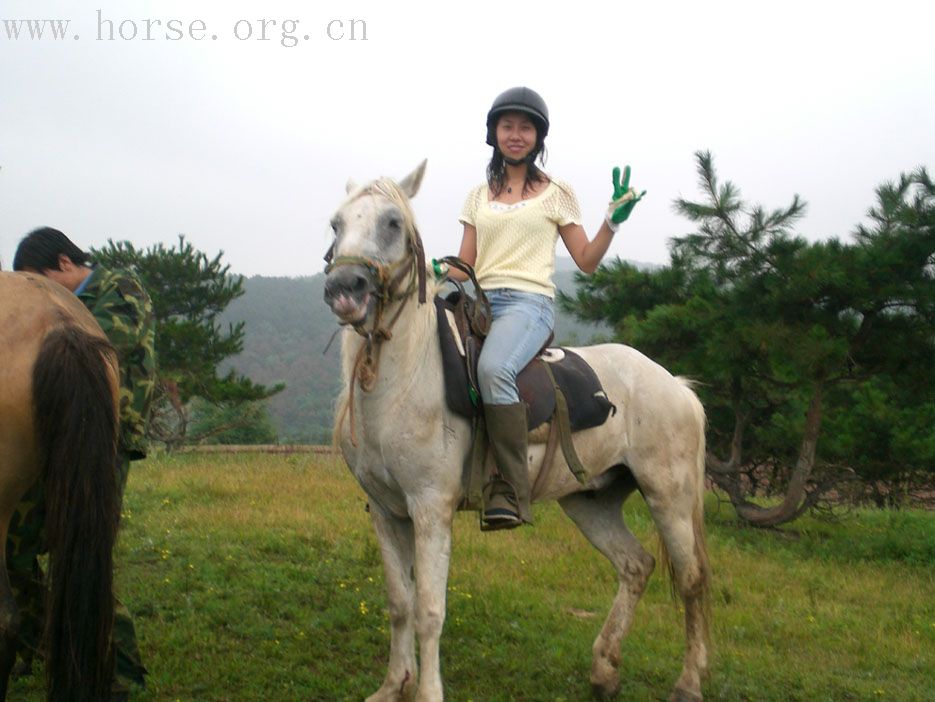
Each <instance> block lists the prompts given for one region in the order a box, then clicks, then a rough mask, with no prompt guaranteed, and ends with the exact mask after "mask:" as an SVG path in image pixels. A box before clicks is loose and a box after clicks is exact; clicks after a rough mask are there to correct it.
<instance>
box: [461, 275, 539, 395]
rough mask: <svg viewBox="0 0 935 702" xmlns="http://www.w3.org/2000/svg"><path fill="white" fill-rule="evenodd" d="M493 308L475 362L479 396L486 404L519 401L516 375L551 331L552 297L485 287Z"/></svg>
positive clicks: (536, 351) (537, 350)
mask: <svg viewBox="0 0 935 702" xmlns="http://www.w3.org/2000/svg"><path fill="white" fill-rule="evenodd" d="M486 292H487V299H488V300H489V301H490V307H491V310H492V312H493V322H492V323H491V325H490V333H489V334H488V335H487V339H486V341H484V347H483V348H482V349H481V354H480V358H479V359H478V362H477V376H478V378H477V379H478V383H479V385H480V393H481V398H482V399H483V401H484V403H486V404H488V405H511V404H513V403H516V402H519V393H518V392H517V391H516V376H517V374H518V373H519V372H520V371H521V370H523V368H525V366H526V364H527V363H529V362H530V361H531V360H532V359H533V357H534V356H535V355H536V354H537V353H538V352H539V350H540V349H541V348H542V346H543V345H544V344H545V342H546V341H547V340H548V338H549V334H551V333H552V328H553V327H554V326H555V308H554V303H553V300H552V298H551V297H547V296H545V295H539V294H537V293H529V292H522V291H520V290H511V289H509V288H497V289H495V290H490V291H486Z"/></svg>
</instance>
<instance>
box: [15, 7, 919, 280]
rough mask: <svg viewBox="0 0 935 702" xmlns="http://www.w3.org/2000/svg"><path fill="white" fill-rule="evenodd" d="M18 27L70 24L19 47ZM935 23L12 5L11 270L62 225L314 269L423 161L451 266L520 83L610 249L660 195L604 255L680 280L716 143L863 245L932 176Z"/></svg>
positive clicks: (811, 221)
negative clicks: (895, 205)
mask: <svg viewBox="0 0 935 702" xmlns="http://www.w3.org/2000/svg"><path fill="white" fill-rule="evenodd" d="M218 7H220V8H223V9H216V8H218ZM99 12H100V15H99V14H98V13H99ZM19 19H33V20H41V19H62V20H65V19H67V20H69V25H68V28H67V30H66V32H65V39H63V40H53V39H50V38H49V33H50V30H49V29H48V28H46V34H45V37H44V38H43V39H41V40H31V39H27V38H26V37H27V36H28V35H29V32H28V30H27V29H25V28H23V29H21V36H20V38H19V39H12V38H10V36H9V34H8V31H9V30H10V24H9V22H8V21H9V20H19ZM3 20H7V22H6V23H5V22H3ZM147 20H150V21H151V22H150V23H149V26H150V29H149V35H150V36H151V37H152V39H151V40H146V39H145V37H146V32H147V22H146V21H147ZM157 20H158V22H159V24H157V23H156V21H157ZM170 20H175V21H176V22H175V23H174V24H172V25H170V24H169V21H170ZM263 20H267V22H266V36H267V37H268V39H267V40H266V41H263V40H261V39H259V37H260V36H261V34H262V26H261V22H262V21H263ZM272 20H275V21H276V25H273V24H272V23H271V21H272ZM283 20H297V21H298V24H297V25H296V26H294V27H293V26H292V25H291V24H289V23H287V24H286V25H285V29H286V30H287V31H286V34H285V36H284V34H283V28H284V25H283ZM355 20H356V21H355ZM202 23H203V25H202ZM933 27H935V3H932V2H921V1H917V2H908V1H905V0H890V1H889V2H887V3H880V2H873V3H871V2H860V1H858V2H836V1H835V2H821V1H820V0H811V1H810V2H799V1H798V0H786V1H785V2H771V3H768V5H767V4H766V3H759V2H751V1H750V0H746V1H743V2H727V1H722V0H709V1H708V2H697V1H695V2H684V3H682V2H678V3H676V2H661V1H657V2H644V3H635V2H623V1H621V0H604V2H600V3H598V2H590V1H588V0H575V1H574V2H562V1H561V0H559V1H558V2H554V3H541V2H533V1H532V0H516V1H511V2H502V1H501V2H488V1H487V0H467V1H465V2H454V3H444V2H438V1H436V2H406V1H405V0H395V1H394V2H388V1H387V0H381V1H378V2H371V1H365V2H357V1H356V0H350V1H348V0H345V1H343V2H328V1H325V2H316V3H311V2H301V3H300V2H260V1H259V0H253V1H252V2H226V3H223V5H222V4H221V3H207V2H192V1H191V0H189V1H187V2H166V1H162V2H158V3H156V2H152V3H144V2H126V1H124V2H120V3H116V2H109V3H108V2H106V0H95V2H93V3H84V2H46V1H43V0H31V1H30V2H18V1H10V0H5V1H4V2H3V4H2V5H0V260H2V262H3V265H4V268H6V269H9V268H10V267H11V264H12V258H13V252H14V250H15V248H16V244H17V243H18V241H19V239H20V238H21V237H22V236H23V235H24V234H25V233H26V232H28V231H29V230H31V229H33V228H35V227H37V226H41V225H49V226H52V227H56V228H59V229H62V230H63V231H65V233H66V234H68V235H69V236H70V237H71V238H72V239H73V240H74V241H75V242H76V243H77V244H78V245H79V246H82V247H85V248H89V247H91V246H102V245H103V244H104V243H105V242H106V240H107V239H108V238H113V239H115V240H122V239H127V240H129V241H131V242H133V243H134V244H135V245H137V246H138V247H146V246H149V245H151V244H153V243H156V242H160V241H162V242H166V243H167V244H172V243H174V242H175V241H176V239H177V236H178V235H179V234H185V235H186V236H187V237H188V239H189V240H190V241H191V242H192V243H193V244H194V246H196V247H197V248H199V249H201V250H203V251H205V252H207V253H209V254H211V255H213V254H215V253H217V251H218V250H223V251H224V252H225V256H224V260H225V261H226V262H227V263H229V264H230V266H231V269H232V270H233V271H234V272H237V273H242V274H244V275H287V276H296V275H309V274H313V273H317V272H319V271H321V269H322V267H323V264H322V261H321V257H322V255H323V253H324V251H325V249H326V248H327V243H328V235H329V230H328V224H327V223H328V220H329V219H330V217H331V215H332V213H333V211H334V209H335V207H336V206H337V205H338V204H339V202H340V200H341V198H342V195H343V193H344V184H345V182H346V181H347V179H348V178H349V177H353V178H354V179H355V180H358V181H364V180H368V179H371V178H374V177H376V176H380V175H390V176H395V177H402V176H404V175H405V174H406V173H408V172H409V171H410V170H411V169H412V168H413V167H415V166H416V164H418V163H419V161H421V160H422V159H423V158H427V159H428V170H427V173H426V179H425V181H424V183H423V188H422V191H421V192H420V194H419V196H418V198H417V199H416V201H415V203H414V204H415V209H416V216H417V218H418V221H419V224H420V227H421V230H422V234H423V238H424V239H425V247H426V251H427V253H428V255H429V256H441V255H445V254H450V253H456V252H457V248H458V244H459V242H460V236H461V229H460V225H459V224H458V214H459V212H460V209H461V205H462V203H463V200H464V197H465V195H466V193H467V191H468V190H469V189H470V188H471V187H472V186H473V185H475V184H476V183H478V182H480V181H481V180H482V178H483V173H484V168H485V165H486V162H487V160H488V159H489V156H490V149H489V147H487V146H486V145H485V144H484V135H485V129H484V119H485V116H486V112H487V109H488V108H489V106H490V103H491V101H492V100H493V98H494V97H495V96H496V95H497V94H498V93H500V92H501V91H502V90H504V89H506V88H509V87H511V86H514V85H528V86H529V87H532V88H534V89H535V90H537V91H538V92H540V93H541V94H542V95H543V97H544V98H545V99H546V101H547V103H548V105H549V110H550V114H551V122H552V128H551V132H550V134H549V137H548V139H547V142H546V145H547V147H548V150H549V159H548V162H547V164H546V170H547V171H548V172H550V173H552V174H554V175H555V176H556V177H559V178H562V179H564V180H566V181H568V182H569V183H570V184H571V185H572V186H573V187H574V188H575V190H576V191H577V193H578V196H579V199H580V201H581V204H582V208H583V211H584V215H585V228H586V229H587V230H588V232H589V234H590V235H592V236H593V234H594V232H595V231H596V228H597V225H598V224H599V223H600V221H601V218H602V216H603V212H604V209H605V206H606V203H607V200H608V199H609V196H610V190H611V189H610V171H611V168H612V167H613V166H614V165H618V164H619V165H621V166H622V165H624V164H627V163H629V164H630V165H631V166H632V169H633V178H632V184H633V185H635V186H637V187H638V188H640V189H646V190H648V194H647V196H646V198H645V199H644V200H643V202H641V203H640V204H639V206H638V207H637V208H636V210H635V211H634V214H633V215H632V216H631V218H630V220H629V221H628V222H627V223H626V224H625V225H624V226H623V227H622V228H621V230H620V233H619V234H618V235H617V236H616V239H615V241H614V243H613V245H612V247H611V249H610V254H609V255H612V256H620V257H623V258H627V259H631V260H636V261H646V262H656V263H665V262H667V261H668V240H669V239H670V238H671V237H673V236H679V235H682V234H685V233H687V232H688V231H690V226H689V224H688V223H687V222H686V221H685V220H683V219H681V218H679V217H678V216H676V215H675V214H674V213H673V212H672V201H673V200H674V199H675V198H677V197H679V196H684V197H696V196H697V195H698V189H697V184H696V174H695V162H694V157H693V153H694V152H695V151H697V150H699V149H710V150H711V151H712V152H713V153H714V156H715V165H716V167H717V168H718V171H719V173H720V175H721V177H722V178H724V179H730V180H733V181H734V182H735V183H736V184H737V185H738V186H739V187H740V188H741V191H742V194H743V195H744V197H745V198H746V199H748V200H749V201H751V202H755V203H761V204H763V205H765V206H767V207H770V208H775V207H781V206H785V205H787V204H788V203H789V202H790V200H791V198H792V195H793V194H794V193H798V194H799V195H801V196H802V197H803V198H804V199H805V200H806V201H807V202H808V214H807V216H806V218H805V219H804V220H802V222H801V225H800V227H799V233H801V234H802V235H804V236H806V237H808V238H809V239H821V238H826V237H830V236H837V237H840V238H846V237H848V236H849V235H850V233H851V232H852V231H853V229H854V226H855V225H856V224H857V223H858V222H859V221H861V220H862V219H863V217H864V213H865V212H866V210H867V208H868V207H869V206H870V205H871V204H872V203H873V192H874V188H875V187H876V186H877V185H878V184H879V183H880V182H881V181H883V180H885V179H894V178H896V177H898V175H899V174H900V172H904V171H909V170H912V169H914V168H915V167H917V166H920V165H926V166H927V167H929V168H930V169H935V129H933V125H935V48H933V42H932V36H933V35H932V28H933ZM177 30H180V31H181V32H182V33H184V37H183V38H182V39H176V38H175V37H177V36H178V35H179V33H180V31H177ZM111 32H113V36H114V39H113V40H111V39H110V38H109V36H110V34H111ZM121 32H122V34H123V36H124V37H125V38H121V36H120V34H121ZM134 32H135V34H136V36H135V38H133V35H134ZM352 32H353V34H352ZM248 33H249V37H250V38H247V36H248ZM193 34H194V37H201V39H200V40H197V39H196V38H194V37H192V35H193ZM167 35H169V36H171V37H172V38H167ZM99 36H100V37H101V38H100V39H99V38H98V37H99ZM238 36H239V37H240V38H238ZM306 36H307V37H308V38H307V39H306V38H305V37H306ZM213 37H216V39H215V38H213ZM293 44H294V46H293ZM559 246H560V247H561V244H559ZM559 253H560V254H561V253H564V251H563V250H562V249H561V248H560V249H559Z"/></svg>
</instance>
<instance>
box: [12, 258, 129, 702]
mask: <svg viewBox="0 0 935 702" xmlns="http://www.w3.org/2000/svg"><path fill="white" fill-rule="evenodd" d="M118 389H119V380H118V375H117V361H116V356H115V354H114V351H113V348H112V347H111V345H110V344H109V343H108V341H107V339H106V337H105V336H104V334H103V332H102V331H101V329H100V327H99V326H98V324H97V322H96V321H95V320H94V317H93V316H92V315H91V313H90V312H88V310H87V309H86V308H85V307H84V305H82V304H81V302H80V301H79V300H78V298H76V297H75V296H74V295H73V294H72V293H70V292H69V291H67V290H66V289H65V288H63V287H62V286H60V285H58V284H57V283H55V282H52V281H50V280H47V279H45V278H43V277H42V276H37V275H30V274H26V273H3V272H0V549H2V552H0V566H2V567H0V700H3V699H6V691H7V682H8V678H9V674H10V670H11V668H12V666H13V662H14V660H15V655H16V636H17V626H18V620H19V617H18V614H17V608H16V603H15V601H14V598H13V593H12V591H11V588H10V580H9V575H8V573H7V568H6V555H7V554H6V545H7V534H8V531H9V524H10V518H11V515H12V514H13V512H14V510H15V508H16V506H17V504H18V503H19V502H20V500H21V499H22V497H23V495H24V494H25V493H26V491H27V489H28V488H29V487H30V486H31V485H32V484H33V483H34V482H36V481H37V480H42V484H43V491H44V495H45V500H44V504H45V532H44V543H45V545H46V547H47V548H48V551H49V573H48V581H49V592H48V594H47V597H46V606H45V614H46V622H45V634H44V637H43V645H42V648H43V654H44V656H45V659H46V679H47V689H48V693H47V694H48V699H49V700H52V699H54V700H68V701H69V702H99V701H101V700H109V699H110V686H111V683H112V680H113V674H114V658H113V651H112V649H111V644H110V641H111V631H112V628H113V619H114V598H113V583H112V578H113V547H114V542H115V540H116V535H117V526H118V523H119V520H120V512H119V489H118V484H117V477H116V475H117V474H116V456H117V447H116V446H117V444H116V441H117V428H118V421H119V420H118V405H117V402H118V400H117V397H118V395H117V393H118Z"/></svg>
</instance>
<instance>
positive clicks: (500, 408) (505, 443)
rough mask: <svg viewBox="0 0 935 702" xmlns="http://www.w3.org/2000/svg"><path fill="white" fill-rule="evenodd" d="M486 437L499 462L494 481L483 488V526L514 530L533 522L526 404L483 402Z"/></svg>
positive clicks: (490, 528)
mask: <svg viewBox="0 0 935 702" xmlns="http://www.w3.org/2000/svg"><path fill="white" fill-rule="evenodd" d="M484 420H485V424H486V425H487V436H488V438H489V439H490V447H491V449H492V450H493V457H494V460H495V461H496V463H497V472H498V473H499V475H496V476H494V478H493V480H491V482H490V483H489V484H488V485H487V487H486V488H484V515H483V518H482V520H481V529H483V530H484V531H492V530H494V529H512V528H513V527H517V526H519V525H520V524H522V523H523V522H526V523H527V524H532V508H531V507H530V504H529V503H530V494H529V492H530V491H529V457H528V450H527V446H526V439H527V432H528V429H527V428H526V405H525V404H523V403H522V402H517V403H514V404H512V405H484Z"/></svg>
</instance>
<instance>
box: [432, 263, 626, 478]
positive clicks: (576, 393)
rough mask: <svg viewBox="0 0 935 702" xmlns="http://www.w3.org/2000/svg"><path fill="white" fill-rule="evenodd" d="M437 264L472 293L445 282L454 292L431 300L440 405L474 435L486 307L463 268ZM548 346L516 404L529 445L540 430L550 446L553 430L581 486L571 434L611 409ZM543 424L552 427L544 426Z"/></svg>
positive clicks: (571, 362) (572, 357)
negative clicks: (454, 271)
mask: <svg viewBox="0 0 935 702" xmlns="http://www.w3.org/2000/svg"><path fill="white" fill-rule="evenodd" d="M441 261H442V262H444V263H447V264H448V265H450V266H452V267H455V268H458V269H459V270H462V271H464V272H465V273H466V274H467V275H468V277H469V278H470V279H471V281H472V282H473V283H474V290H475V292H476V294H477V297H476V299H475V298H474V297H472V296H471V295H469V294H468V293H467V292H466V291H465V289H464V286H462V285H461V284H460V283H459V282H458V281H456V280H451V279H449V280H450V282H451V283H453V284H454V285H455V286H456V288H457V289H456V290H455V291H453V292H451V293H450V294H449V295H447V296H446V297H444V298H442V297H436V298H435V306H436V311H437V313H438V314H437V319H438V337H439V343H440V345H441V352H442V366H443V368H444V377H445V400H446V403H447V405H448V408H449V409H450V410H451V411H452V412H454V413H455V414H457V415H460V416H462V417H465V418H467V419H470V420H472V422H473V423H474V427H475V431H476V430H478V428H479V425H481V426H480V428H481V429H482V424H483V422H482V420H483V398H482V397H481V396H480V390H479V387H478V383H477V361H478V358H479V357H480V351H481V348H482V347H483V343H484V338H485V337H486V336H487V332H488V331H489V327H490V323H489V320H490V316H491V315H490V305H489V303H488V302H487V299H486V296H485V295H484V293H483V290H482V289H481V288H480V286H478V285H477V280H476V278H475V277H474V271H473V269H472V268H471V267H470V266H469V265H468V264H466V263H464V262H463V261H461V260H460V259H458V258H455V257H447V258H444V259H441ZM549 342H551V338H550V339H549ZM549 342H547V343H546V348H544V349H543V350H542V351H541V352H540V353H539V354H538V355H537V356H536V357H535V358H534V359H533V360H532V361H530V362H529V364H528V365H527V366H526V367H525V368H524V369H523V370H522V371H521V372H520V373H519V375H518V376H517V379H516V384H517V389H518V390H519V396H520V399H521V400H522V401H523V402H524V403H525V404H526V419H527V427H528V429H529V430H530V431H531V432H533V434H531V435H530V441H533V442H534V441H536V440H540V441H541V440H542V436H543V434H544V433H545V430H543V431H540V429H543V428H544V427H545V429H546V430H547V431H548V433H549V434H550V442H551V439H552V436H554V433H555V431H557V433H558V434H559V436H560V437H561V446H562V451H563V453H564V455H565V459H566V461H567V463H568V465H569V467H571V469H572V472H573V473H574V474H575V477H577V478H578V480H580V481H581V482H586V480H587V471H586V470H585V469H584V467H583V466H582V465H581V462H580V461H579V460H578V458H577V456H576V455H575V452H574V446H573V444H572V442H571V433H572V432H576V431H581V430H583V429H590V428H592V427H597V426H600V425H602V424H603V423H604V422H606V421H607V418H608V417H609V416H610V415H611V413H612V412H615V411H616V407H615V406H614V404H613V403H612V402H611V401H610V400H609V399H608V397H607V394H606V393H605V392H604V389H603V387H602V386H601V382H600V380H599V379H598V377H597V374H596V373H595V372H594V370H593V369H592V368H591V366H589V365H588V364H587V362H586V361H585V360H584V359H583V358H581V356H579V355H578V354H576V353H574V352H573V351H571V350H569V349H565V348H548V343H549ZM549 424H551V425H552V426H548V427H546V425H549ZM478 443H479V442H478V439H477V437H476V436H475V451H474V454H475V455H474V456H473V461H474V463H475V464H476V463H477V462H478V456H477V455H476V454H477V453H478V451H479V450H480V451H484V449H485V448H486V447H484V448H483V449H478ZM475 471H476V466H475Z"/></svg>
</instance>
